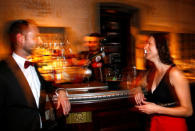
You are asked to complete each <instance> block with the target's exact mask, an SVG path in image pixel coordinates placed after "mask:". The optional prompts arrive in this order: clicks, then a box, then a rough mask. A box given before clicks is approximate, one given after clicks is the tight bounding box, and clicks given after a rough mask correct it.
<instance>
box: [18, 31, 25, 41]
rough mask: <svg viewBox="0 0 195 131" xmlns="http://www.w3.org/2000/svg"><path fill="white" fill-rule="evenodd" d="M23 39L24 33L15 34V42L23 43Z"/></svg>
mask: <svg viewBox="0 0 195 131" xmlns="http://www.w3.org/2000/svg"><path fill="white" fill-rule="evenodd" d="M24 40H25V38H24V35H22V34H21V33H18V34H17V35H16V41H17V43H24Z"/></svg>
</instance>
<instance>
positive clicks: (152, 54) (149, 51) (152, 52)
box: [144, 36, 158, 61]
mask: <svg viewBox="0 0 195 131" xmlns="http://www.w3.org/2000/svg"><path fill="white" fill-rule="evenodd" d="M144 50H145V52H146V53H145V58H146V59H148V60H150V61H154V60H155V59H156V58H158V51H157V49H156V42H155V39H154V37H153V36H150V37H149V39H148V41H147V43H146V45H145V47H144Z"/></svg>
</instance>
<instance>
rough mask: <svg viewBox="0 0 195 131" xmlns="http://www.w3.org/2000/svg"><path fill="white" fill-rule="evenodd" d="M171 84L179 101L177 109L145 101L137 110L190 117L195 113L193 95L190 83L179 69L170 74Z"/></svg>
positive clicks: (174, 69)
mask: <svg viewBox="0 0 195 131" xmlns="http://www.w3.org/2000/svg"><path fill="white" fill-rule="evenodd" d="M169 77H170V82H171V84H172V85H173V87H174V88H175V92H176V95H177V97H178V100H179V106H177V107H163V106H159V105H156V104H154V103H151V102H146V101H143V105H141V106H137V108H138V109H139V110H140V111H141V112H144V113H146V114H164V115H171V116H180V117H188V116H191V115H192V113H193V109H192V103H191V95H190V88H189V83H188V81H187V80H186V79H185V78H184V75H183V74H182V72H181V71H179V70H178V69H177V68H175V67H174V68H173V69H172V70H171V71H170V74H169Z"/></svg>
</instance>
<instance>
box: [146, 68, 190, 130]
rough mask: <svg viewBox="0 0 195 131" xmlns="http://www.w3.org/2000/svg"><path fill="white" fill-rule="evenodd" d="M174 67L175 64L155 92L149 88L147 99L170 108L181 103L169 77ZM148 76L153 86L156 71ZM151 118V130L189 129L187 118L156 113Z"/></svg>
mask: <svg viewBox="0 0 195 131" xmlns="http://www.w3.org/2000/svg"><path fill="white" fill-rule="evenodd" d="M173 67H174V65H173V66H171V67H170V68H169V69H168V70H167V72H166V73H165V75H164V76H163V78H162V80H161V81H160V83H159V84H158V86H157V87H156V89H155V90H154V91H153V92H151V90H150V89H151V88H148V89H149V90H148V92H147V95H146V98H147V101H150V102H153V103H156V104H158V105H161V106H164V107H169V108H171V107H175V106H177V105H179V102H178V98H177V95H176V93H175V90H174V87H173V86H172V85H171V83H170V79H169V72H170V70H171V69H172V68H173ZM148 77H150V78H149V79H148V86H151V85H152V82H153V80H152V79H153V77H154V73H153V74H152V73H151V74H149V75H148ZM150 120H151V121H150V129H149V130H150V131H187V125H186V121H185V118H181V117H174V116H168V115H159V114H155V115H151V119H150Z"/></svg>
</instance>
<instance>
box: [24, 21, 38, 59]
mask: <svg viewBox="0 0 195 131" xmlns="http://www.w3.org/2000/svg"><path fill="white" fill-rule="evenodd" d="M23 35H24V43H23V50H24V51H25V52H26V53H27V54H28V55H31V54H32V51H33V49H34V48H35V47H36V45H37V44H38V36H39V31H38V28H37V27H36V26H35V25H30V26H29V28H28V29H27V30H26V31H24V32H23Z"/></svg>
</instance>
